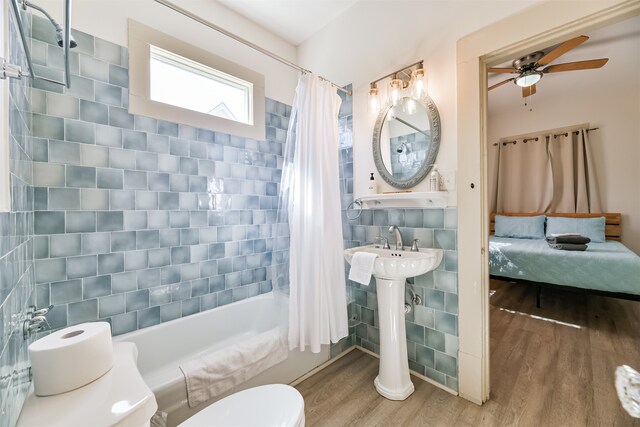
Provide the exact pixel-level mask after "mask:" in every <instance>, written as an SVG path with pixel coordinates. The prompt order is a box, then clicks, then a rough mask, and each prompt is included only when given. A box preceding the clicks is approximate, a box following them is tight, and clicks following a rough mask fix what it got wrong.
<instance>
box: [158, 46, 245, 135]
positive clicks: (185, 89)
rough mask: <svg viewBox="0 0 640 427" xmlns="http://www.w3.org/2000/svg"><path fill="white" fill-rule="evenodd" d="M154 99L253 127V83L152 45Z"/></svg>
mask: <svg viewBox="0 0 640 427" xmlns="http://www.w3.org/2000/svg"><path fill="white" fill-rule="evenodd" d="M150 67H151V69H150V77H151V99H152V100H154V101H158V102H163V103H165V104H170V105H175V106H177V107H182V108H187V109H189V110H194V111H199V112H201V113H205V114H211V115H214V116H218V117H222V118H224V119H229V120H234V121H236V122H240V123H246V124H252V121H253V116H252V114H251V112H252V105H251V104H252V102H251V101H252V99H251V98H252V97H251V95H252V92H253V84H251V83H249V82H247V81H245V80H242V79H239V78H237V77H234V76H231V75H229V74H226V73H223V72H221V71H218V70H216V69H213V68H211V67H207V66H206V65H202V64H200V63H198V62H195V61H192V60H190V59H187V58H184V57H182V56H180V55H176V54H174V53H172V52H169V51H166V50H164V49H161V48H159V47H156V46H151V63H150Z"/></svg>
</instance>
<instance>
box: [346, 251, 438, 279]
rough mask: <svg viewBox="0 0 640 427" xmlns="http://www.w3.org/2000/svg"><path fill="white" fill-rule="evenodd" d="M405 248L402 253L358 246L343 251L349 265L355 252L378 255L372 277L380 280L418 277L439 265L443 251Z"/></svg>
mask: <svg viewBox="0 0 640 427" xmlns="http://www.w3.org/2000/svg"><path fill="white" fill-rule="evenodd" d="M409 249H410V248H408V247H405V250H404V251H398V250H395V249H383V248H381V247H379V246H377V245H369V246H359V247H355V248H351V249H347V250H345V251H344V257H345V259H346V260H347V262H348V263H349V264H351V259H352V258H353V255H354V254H355V253H356V252H369V253H374V254H376V255H378V258H376V261H375V264H374V267H373V275H374V276H375V277H376V278H381V279H406V278H407V277H415V276H420V275H421V274H425V273H427V272H429V271H431V270H434V269H435V268H437V267H438V265H440V262H441V261H442V257H443V254H444V251H443V250H442V249H432V248H420V252H411V251H410V250H409Z"/></svg>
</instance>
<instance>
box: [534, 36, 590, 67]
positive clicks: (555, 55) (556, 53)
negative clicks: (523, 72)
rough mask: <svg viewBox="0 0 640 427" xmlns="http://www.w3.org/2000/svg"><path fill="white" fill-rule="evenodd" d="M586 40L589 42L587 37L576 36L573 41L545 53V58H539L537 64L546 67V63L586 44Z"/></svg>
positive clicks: (563, 43)
mask: <svg viewBox="0 0 640 427" xmlns="http://www.w3.org/2000/svg"><path fill="white" fill-rule="evenodd" d="M587 40H589V37H587V36H578V37H576V38H574V39H571V40H567V41H565V42H562V43H560V45H559V46H558V47H556V48H555V49H553V50H552V51H551V52H549V53H547V54H546V55H545V56H543V57H542V58H540V60H539V61H538V64H539V65H547V64H548V63H550V62H552V61H554V60H556V59H558V58H559V57H560V56H562V55H564V54H565V53H567V52H569V51H570V50H571V49H574V48H576V47H578V46H579V45H581V44H582V43H584V42H586V41H587Z"/></svg>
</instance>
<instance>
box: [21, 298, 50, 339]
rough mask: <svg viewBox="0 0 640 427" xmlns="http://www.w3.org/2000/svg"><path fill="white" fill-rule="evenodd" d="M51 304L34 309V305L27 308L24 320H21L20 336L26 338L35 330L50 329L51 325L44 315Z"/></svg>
mask: <svg viewBox="0 0 640 427" xmlns="http://www.w3.org/2000/svg"><path fill="white" fill-rule="evenodd" d="M52 308H53V306H52V305H51V306H49V307H46V308H41V309H39V310H36V308H35V307H34V306H31V307H30V308H29V311H28V312H27V316H26V318H25V320H24V321H23V322H22V337H23V338H24V339H25V340H26V339H29V337H30V336H31V335H33V334H34V333H36V332H40V331H43V330H45V329H47V328H48V329H51V325H49V322H48V321H47V318H46V317H45V316H46V314H47V313H48V312H49V310H51V309H52Z"/></svg>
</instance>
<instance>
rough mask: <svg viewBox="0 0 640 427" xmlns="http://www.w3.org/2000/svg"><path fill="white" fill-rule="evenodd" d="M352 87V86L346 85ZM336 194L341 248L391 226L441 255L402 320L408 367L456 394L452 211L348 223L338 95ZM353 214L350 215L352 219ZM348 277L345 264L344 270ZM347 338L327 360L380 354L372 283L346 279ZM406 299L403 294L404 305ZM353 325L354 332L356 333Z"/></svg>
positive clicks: (347, 120)
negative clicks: (355, 350) (347, 353)
mask: <svg viewBox="0 0 640 427" xmlns="http://www.w3.org/2000/svg"><path fill="white" fill-rule="evenodd" d="M347 88H349V89H350V88H351V85H349V86H347ZM340 96H341V97H342V99H343V101H342V106H341V109H340V114H339V129H340V192H341V198H342V206H341V208H342V223H343V234H344V240H345V248H351V247H354V246H362V245H366V244H371V243H374V239H375V237H376V236H385V237H388V238H389V239H390V241H391V242H392V243H393V242H394V240H393V238H392V237H391V236H390V235H389V231H388V229H389V226H391V225H397V226H398V227H399V228H400V232H401V233H402V237H403V239H404V242H405V244H410V243H411V242H412V240H413V239H420V242H419V246H420V247H423V248H442V249H444V250H445V255H444V259H443V261H442V264H441V265H440V266H439V267H438V269H436V270H435V271H432V272H430V273H428V274H425V275H422V276H419V277H416V278H414V280H413V281H414V286H413V290H414V291H415V293H416V294H418V295H419V296H420V297H421V299H422V304H420V305H416V306H414V308H413V310H412V312H411V313H409V314H408V315H407V316H406V328H407V350H408V356H409V368H410V369H411V370H412V371H414V372H417V373H419V374H421V375H424V376H426V377H428V378H431V379H433V380H434V381H437V382H439V383H440V384H443V385H445V386H447V387H449V388H451V389H453V390H457V389H458V381H457V378H458V373H457V357H458V316H457V315H458V291H457V270H458V265H457V264H458V263H457V243H456V242H457V231H456V229H457V227H456V209H455V208H449V209H376V210H363V211H362V212H361V213H360V217H359V218H357V219H354V220H349V219H348V218H347V208H348V207H349V205H350V204H351V202H352V201H353V164H354V158H353V97H352V96H350V95H344V94H342V93H340ZM356 214H357V212H356V211H354V210H351V211H349V216H353V215H356ZM345 270H346V274H347V277H348V274H349V265H348V264H347V265H346V269H345ZM347 283H348V285H347V286H348V290H347V293H348V296H349V299H350V303H349V317H350V319H349V325H350V336H349V337H348V338H346V339H343V340H341V341H340V343H338V344H335V345H333V346H332V347H331V356H332V357H333V356H335V355H337V354H339V353H340V352H342V351H344V350H346V349H347V348H349V347H350V346H351V345H358V346H361V347H363V348H365V349H367V350H370V351H373V352H375V353H378V354H379V353H380V333H379V330H378V316H379V313H378V301H377V295H376V286H375V279H373V278H372V279H371V282H370V283H369V286H363V285H360V284H358V283H355V282H351V281H349V280H347ZM409 300H410V297H409V295H408V294H407V299H406V301H409ZM354 325H355V331H354V332H352V331H353V330H354Z"/></svg>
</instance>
